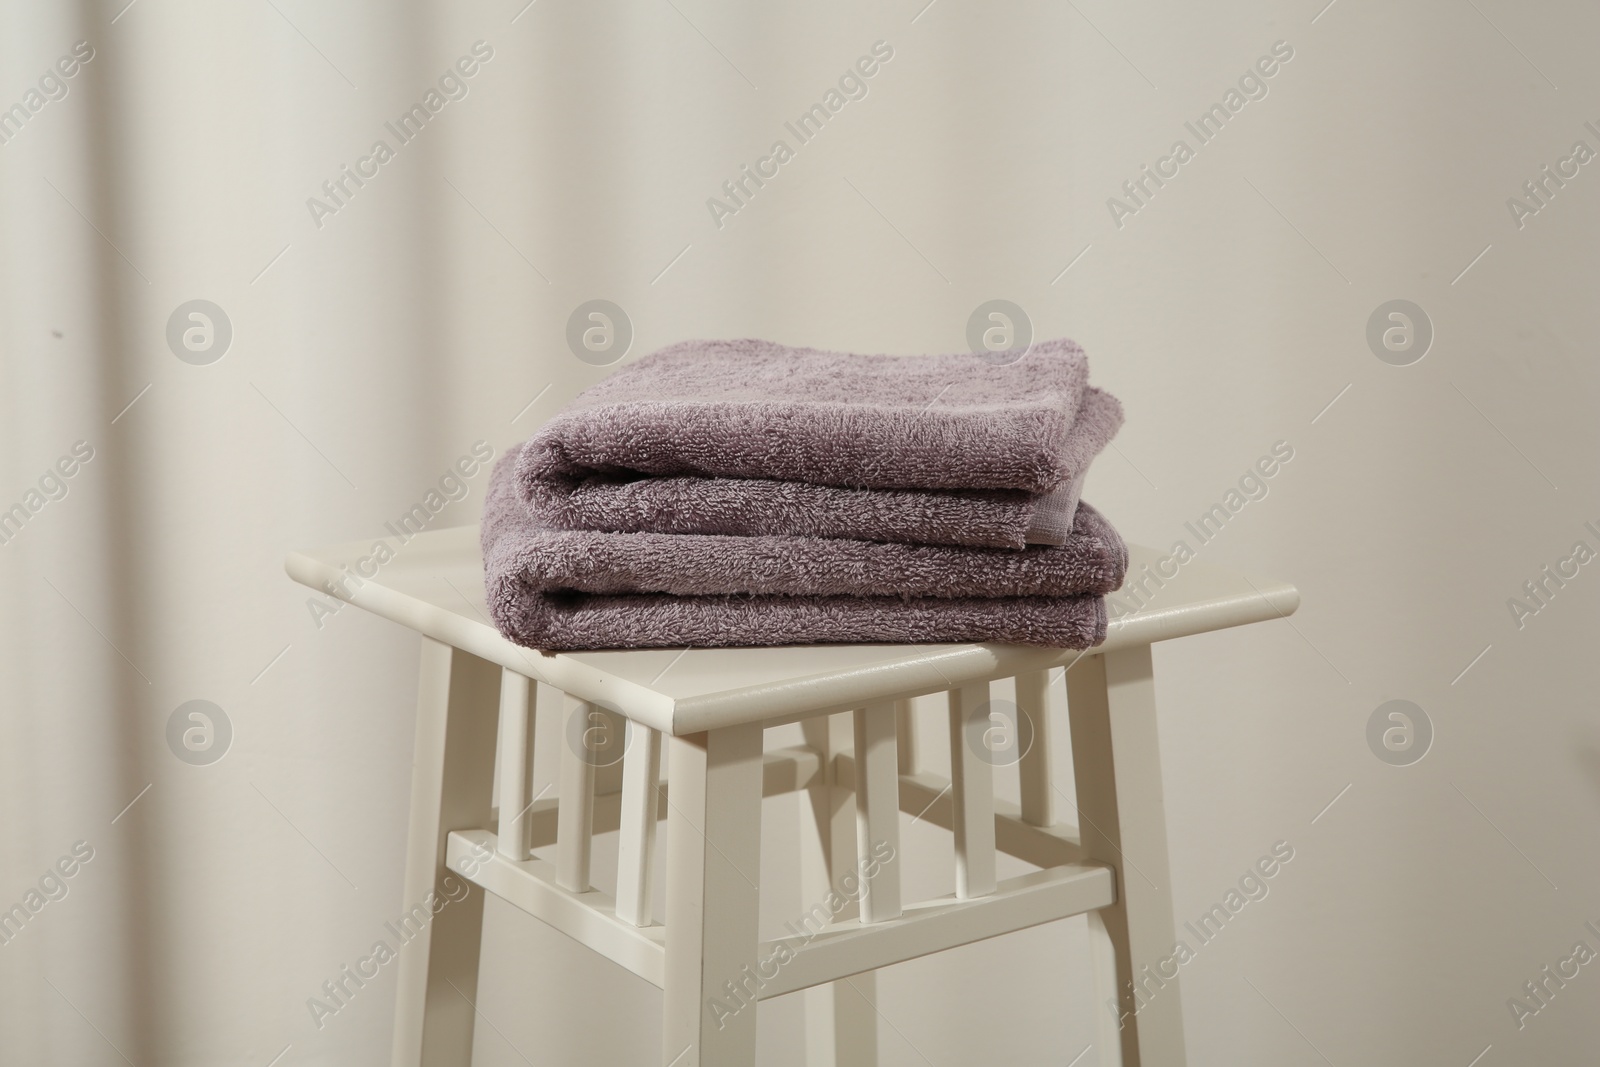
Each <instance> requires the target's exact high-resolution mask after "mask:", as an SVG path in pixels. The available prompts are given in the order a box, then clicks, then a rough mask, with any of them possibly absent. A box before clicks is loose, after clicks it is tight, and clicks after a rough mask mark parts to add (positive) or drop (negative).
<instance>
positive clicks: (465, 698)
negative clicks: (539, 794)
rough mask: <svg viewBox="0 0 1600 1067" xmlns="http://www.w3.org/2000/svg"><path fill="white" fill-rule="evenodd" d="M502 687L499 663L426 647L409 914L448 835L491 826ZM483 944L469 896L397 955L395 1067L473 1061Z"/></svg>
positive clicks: (435, 883)
mask: <svg viewBox="0 0 1600 1067" xmlns="http://www.w3.org/2000/svg"><path fill="white" fill-rule="evenodd" d="M499 684H500V670H499V668H498V667H496V666H495V665H494V664H492V663H490V662H488V661H487V660H483V659H479V658H478V657H476V656H474V655H472V654H470V653H467V652H462V651H460V650H458V649H453V648H451V647H450V646H448V645H442V644H440V643H438V642H437V641H433V640H429V639H424V640H423V642H422V660H421V667H420V670H419V678H418V684H417V729H416V747H415V749H414V752H413V758H412V767H413V770H412V777H411V818H410V825H409V829H408V832H407V836H406V866H405V876H404V879H403V881H402V884H401V889H400V900H399V901H398V904H399V906H400V908H401V909H402V910H406V911H409V910H410V909H411V908H412V907H413V906H415V905H417V904H420V903H424V902H426V901H428V900H430V899H431V896H432V894H433V893H434V892H436V891H437V890H438V889H439V888H440V886H441V883H442V881H443V879H444V877H445V876H446V875H447V874H448V873H449V871H448V869H447V867H446V853H447V849H448V838H449V834H450V832H451V831H452V830H470V829H478V828H479V827H482V826H485V825H487V824H488V822H489V815H490V805H489V801H490V792H491V785H490V783H491V782H492V781H493V773H494V745H495V708H496V705H497V703H498V699H499V694H498V689H499ZM452 877H454V876H453V875H452ZM482 937H483V894H482V893H481V892H472V893H469V894H468V895H467V896H466V897H465V898H464V899H462V900H459V901H457V902H455V903H453V904H451V905H450V906H449V907H447V908H444V909H442V910H440V911H439V913H438V914H437V915H435V916H434V917H433V921H432V922H430V923H429V924H428V934H427V936H426V937H421V938H417V939H416V940H415V941H414V942H412V943H411V944H410V945H408V946H407V947H406V951H404V952H402V953H400V954H399V958H398V960H397V961H396V963H395V969H396V984H397V985H398V987H399V990H398V993H397V995H396V1003H395V1017H394V1019H395V1022H394V1047H393V1056H392V1060H391V1062H392V1063H393V1065H394V1067H459V1065H460V1064H464V1063H471V1062H472V1033H473V1026H474V1025H475V1018H474V1016H475V1014H476V1013H475V1011H474V1009H473V1003H474V1002H476V1000H477V996H478V951H479V947H480V945H481V943H482Z"/></svg>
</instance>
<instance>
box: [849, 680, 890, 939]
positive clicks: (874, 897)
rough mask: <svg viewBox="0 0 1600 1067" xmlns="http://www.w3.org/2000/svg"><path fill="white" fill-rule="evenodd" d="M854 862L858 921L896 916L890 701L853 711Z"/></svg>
mask: <svg viewBox="0 0 1600 1067" xmlns="http://www.w3.org/2000/svg"><path fill="white" fill-rule="evenodd" d="M854 718H855V768H854V769H855V792H856V798H855V799H856V856H855V862H856V866H855V869H854V870H853V871H851V876H852V877H853V878H857V879H860V882H861V886H862V890H863V892H862V895H861V921H862V922H864V923H880V922H883V921H884V920H885V919H895V918H898V917H899V916H900V761H899V757H898V756H897V754H896V749H895V706H894V702H893V701H884V702H883V703H879V704H870V705H868V706H867V707H864V708H859V709H857V710H856V712H855V716H854Z"/></svg>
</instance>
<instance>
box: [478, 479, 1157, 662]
mask: <svg viewBox="0 0 1600 1067" xmlns="http://www.w3.org/2000/svg"><path fill="white" fill-rule="evenodd" d="M517 462H518V461H517V453H515V452H512V453H510V454H509V455H507V456H506V457H504V458H502V459H501V460H500V462H499V463H497V464H496V466H495V469H494V472H493V473H492V474H491V476H490V482H489V489H488V497H487V500H486V502H485V509H484V522H483V529H482V533H481V537H482V546H483V556H484V573H485V581H486V585H487V596H488V602H489V608H490V614H491V616H492V617H493V619H494V622H495V624H496V625H497V626H498V627H499V628H500V630H501V631H502V632H503V633H505V634H506V635H507V636H508V637H510V638H511V639H512V640H515V641H518V642H519V643H522V644H526V645H531V646H533V647H537V648H544V649H575V648H636V647H653V646H673V645H708V646H709V645H769V644H811V643H825V642H863V641H866V642H880V641H892V642H906V641H1008V642H1018V643H1025V644H1040V645H1048V646H1053V647H1062V648H1083V647H1088V646H1089V645H1092V644H1097V643H1098V642H1099V641H1101V640H1103V639H1104V636H1105V607H1104V604H1103V602H1102V600H1101V599H1100V594H1103V593H1107V592H1110V591H1112V590H1114V589H1116V588H1117V587H1118V586H1119V585H1120V584H1121V582H1122V578H1123V575H1124V573H1125V572H1126V569H1127V559H1128V557H1127V548H1126V546H1125V545H1124V544H1123V543H1122V539H1121V538H1120V537H1119V536H1118V535H1117V533H1116V531H1115V530H1114V529H1112V528H1111V526H1110V524H1109V523H1107V522H1106V521H1105V519H1104V518H1103V517H1102V516H1101V515H1100V514H1099V512H1097V511H1095V510H1094V509H1093V508H1092V507H1090V506H1089V505H1087V504H1083V505H1081V506H1079V508H1078V509H1077V517H1076V519H1075V522H1074V526H1073V530H1072V536H1071V537H1070V538H1069V539H1068V541H1067V543H1066V544H1065V545H1062V546H1059V547H1053V546H1038V547H1033V548H1029V549H1025V550H1022V551H1013V550H1007V549H991V548H960V547H951V546H933V545H908V544H896V543H886V542H867V541H853V540H843V539H836V538H816V537H798V536H750V537H735V536H724V535H706V534H657V533H600V532H595V531H563V530H550V529H548V528H547V527H545V526H544V525H543V523H542V522H541V521H540V520H539V519H537V518H535V516H534V514H533V513H532V512H531V511H530V510H529V509H528V508H527V507H526V506H525V504H524V502H523V500H522V498H521V494H520V492H519V481H518V477H517V474H518V471H517Z"/></svg>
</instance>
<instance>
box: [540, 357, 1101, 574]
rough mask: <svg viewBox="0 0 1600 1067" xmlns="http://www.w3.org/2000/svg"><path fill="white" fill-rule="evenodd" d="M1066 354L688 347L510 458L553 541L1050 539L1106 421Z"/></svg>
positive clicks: (575, 409) (573, 413)
mask: <svg viewBox="0 0 1600 1067" xmlns="http://www.w3.org/2000/svg"><path fill="white" fill-rule="evenodd" d="M1087 377H1088V367H1087V363H1086V361H1085V359H1084V356H1083V350H1082V349H1080V348H1079V347H1078V346H1077V345H1076V344H1074V343H1073V342H1071V341H1066V340H1060V341H1050V342H1042V343H1040V344H1038V345H1035V346H1034V347H1033V349H1032V350H1031V351H1030V352H1029V353H1028V355H1027V356H1025V357H1024V358H1023V359H1021V360H1018V361H1017V362H1016V363H1012V364H1006V365H1001V366H995V365H992V364H989V363H986V362H984V361H982V360H979V359H978V358H977V357H974V356H972V355H968V354H961V355H947V356H856V355H846V354H841V353H832V352H821V351H818V350H816V349H810V348H790V347H787V346H783V345H777V344H772V343H770V342H766V341H690V342H684V343H682V344H678V345H673V346H671V347H668V348H664V349H662V350H660V351H658V352H655V353H653V354H651V355H649V356H646V357H645V358H643V359H641V360H639V361H638V362H637V363H635V364H633V365H631V366H629V367H626V368H624V369H623V370H621V371H619V372H618V373H616V374H614V375H612V376H611V377H610V378H607V379H606V380H605V381H603V382H601V383H599V384H598V385H596V386H594V387H593V388H591V389H588V390H586V391H585V392H584V393H582V394H580V395H579V396H578V397H577V398H576V399H575V400H574V401H573V402H572V404H570V405H569V406H568V407H567V408H566V409H565V410H564V411H563V412H562V413H561V414H559V415H557V416H556V417H555V418H554V419H552V420H551V421H550V422H549V423H548V424H547V425H546V426H545V427H544V428H542V429H541V430H540V431H539V432H538V433H537V434H535V435H534V436H533V437H532V438H531V439H530V440H529V441H528V442H527V444H526V445H524V447H523V449H522V458H521V462H520V465H519V470H518V478H519V481H520V485H521V488H522V492H523V495H524V498H525V499H526V501H527V502H528V504H529V506H530V507H531V508H533V510H534V511H535V513H536V514H537V515H538V516H539V519H540V521H541V522H542V523H543V524H545V525H547V526H549V527H552V528H559V529H589V530H606V531H614V532H623V531H640V532H642V531H651V532H657V533H679V534H685V533H700V534H737V535H761V534H804V535H810V536H813V537H830V538H856V539H862V540H874V541H903V542H914V543H922V544H944V545H988V546H996V547H1005V548H1013V549H1020V548H1022V547H1023V546H1024V544H1027V543H1039V544H1060V543H1061V541H1063V540H1064V539H1065V537H1066V535H1067V533H1068V532H1069V531H1070V530H1071V528H1072V522H1073V517H1074V513H1075V509H1076V506H1077V501H1078V493H1079V491H1080V490H1081V488H1082V485H1083V476H1084V474H1085V472H1086V471H1087V470H1088V466H1089V463H1090V461H1091V460H1093V458H1094V457H1095V455H1097V454H1098V453H1099V452H1100V450H1101V449H1103V448H1104V447H1105V445H1106V443H1107V442H1108V441H1110V439H1111V437H1112V436H1113V435H1114V434H1115V433H1116V431H1117V429H1118V428H1119V427H1120V426H1121V424H1122V407H1121V405H1120V404H1118V403H1117V401H1116V399H1115V398H1114V397H1112V396H1111V395H1110V394H1108V393H1105V392H1103V391H1101V390H1098V389H1092V388H1089V387H1088V386H1087V384H1086V380H1087Z"/></svg>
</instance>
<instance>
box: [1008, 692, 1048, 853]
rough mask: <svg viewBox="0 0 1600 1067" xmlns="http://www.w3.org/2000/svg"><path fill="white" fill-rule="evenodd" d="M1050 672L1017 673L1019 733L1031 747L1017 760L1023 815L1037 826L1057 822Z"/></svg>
mask: <svg viewBox="0 0 1600 1067" xmlns="http://www.w3.org/2000/svg"><path fill="white" fill-rule="evenodd" d="M1050 674H1051V672H1050V671H1025V672H1023V673H1022V674H1019V675H1017V679H1016V686H1017V733H1018V735H1019V740H1018V743H1019V744H1026V745H1027V747H1026V748H1025V749H1024V750H1023V751H1022V754H1021V755H1020V756H1019V757H1018V760H1017V774H1018V777H1019V780H1020V786H1021V792H1022V818H1023V819H1024V820H1025V821H1027V822H1029V823H1031V824H1033V825H1034V826H1052V825H1054V824H1055V821H1056V818H1055V791H1056V783H1055V780H1054V778H1052V777H1051V774H1050V735H1051V728H1050V715H1049V710H1050V706H1049V693H1050Z"/></svg>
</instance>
